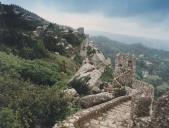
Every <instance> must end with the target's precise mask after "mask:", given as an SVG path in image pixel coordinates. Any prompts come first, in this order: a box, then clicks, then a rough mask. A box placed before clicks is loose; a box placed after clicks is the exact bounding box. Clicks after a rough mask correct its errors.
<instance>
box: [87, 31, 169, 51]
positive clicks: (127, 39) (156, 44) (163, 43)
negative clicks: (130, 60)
mask: <svg viewBox="0 0 169 128" xmlns="http://www.w3.org/2000/svg"><path fill="white" fill-rule="evenodd" d="M89 33H90V35H93V36H100V35H102V36H105V37H108V38H109V39H111V40H116V41H119V42H123V43H125V44H136V43H141V44H143V45H144V46H146V47H149V48H154V49H159V50H166V51H169V40H164V39H151V38H146V37H138V36H131V35H123V34H115V33H114V34H112V33H108V32H97V31H89Z"/></svg>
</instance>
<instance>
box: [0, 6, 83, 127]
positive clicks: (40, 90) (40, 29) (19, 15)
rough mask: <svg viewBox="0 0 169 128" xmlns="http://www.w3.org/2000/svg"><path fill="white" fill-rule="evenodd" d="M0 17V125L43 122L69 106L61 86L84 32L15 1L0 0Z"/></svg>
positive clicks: (55, 118)
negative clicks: (11, 2)
mask: <svg viewBox="0 0 169 128" xmlns="http://www.w3.org/2000/svg"><path fill="white" fill-rule="evenodd" d="M0 19H1V20H0V122H1V123H0V127H1V128H30V127H31V128H37V127H41V128H43V127H44V128H46V127H51V126H52V125H54V123H55V122H56V121H59V120H62V119H64V118H65V117H66V116H68V115H70V114H71V113H73V112H75V111H76V110H77V109H78V106H77V105H75V103H74V99H73V97H70V96H67V95H65V94H64V92H63V90H64V89H66V88H68V85H67V82H68V81H69V79H70V78H71V77H72V76H73V75H74V74H75V72H76V71H77V69H78V68H79V67H80V66H81V61H80V60H79V59H77V58H80V56H79V54H80V51H79V48H80V45H81V43H82V41H83V40H84V39H85V38H86V36H85V34H84V33H79V32H78V30H76V29H73V28H71V27H67V26H62V25H58V24H54V23H50V22H48V21H46V20H44V19H42V18H41V17H39V16H37V15H36V14H34V13H32V12H30V11H28V10H25V9H23V8H22V7H18V6H16V5H4V4H0ZM2 122H3V123H2Z"/></svg>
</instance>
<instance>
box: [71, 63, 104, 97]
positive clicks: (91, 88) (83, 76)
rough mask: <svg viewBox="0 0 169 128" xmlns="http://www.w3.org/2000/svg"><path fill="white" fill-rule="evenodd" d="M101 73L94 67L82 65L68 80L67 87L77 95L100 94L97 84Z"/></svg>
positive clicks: (87, 64)
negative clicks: (74, 90) (72, 89)
mask: <svg viewBox="0 0 169 128" xmlns="http://www.w3.org/2000/svg"><path fill="white" fill-rule="evenodd" d="M101 75H102V72H101V71H100V70H98V69H97V68H96V67H95V66H94V65H92V64H89V63H86V64H84V65H83V66H82V67H81V68H80V69H79V70H78V71H77V72H76V74H75V75H74V77H73V78H72V79H71V80H70V82H69V85H70V86H71V87H73V88H75V89H76V91H77V92H78V93H79V94H92V93H94V92H95V93H96V92H100V89H99V83H100V77H101Z"/></svg>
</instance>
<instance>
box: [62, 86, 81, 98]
mask: <svg viewBox="0 0 169 128" xmlns="http://www.w3.org/2000/svg"><path fill="white" fill-rule="evenodd" d="M64 92H65V94H66V95H68V96H71V97H77V96H79V94H78V93H77V91H76V90H75V89H74V88H71V89H66V90H64Z"/></svg>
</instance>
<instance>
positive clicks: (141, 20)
mask: <svg viewBox="0 0 169 128" xmlns="http://www.w3.org/2000/svg"><path fill="white" fill-rule="evenodd" d="M2 2H6V3H15V4H19V5H21V6H23V7H24V8H27V9H29V10H31V11H33V12H35V13H37V14H39V15H40V16H42V17H44V18H45V19H47V20H49V21H52V22H56V23H59V24H65V25H69V26H72V27H75V28H77V27H80V26H84V27H85V29H86V30H87V31H104V32H109V33H119V34H126V35H134V36H144V37H150V38H159V39H168V40H169V37H168V35H169V0H50V1H47V0H36V1H35V0H29V1H26V0H2Z"/></svg>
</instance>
